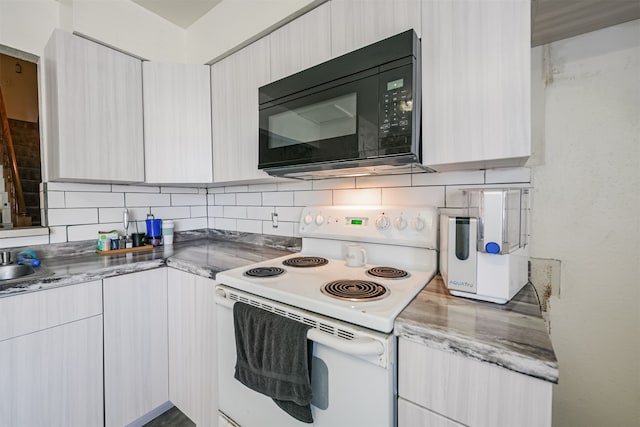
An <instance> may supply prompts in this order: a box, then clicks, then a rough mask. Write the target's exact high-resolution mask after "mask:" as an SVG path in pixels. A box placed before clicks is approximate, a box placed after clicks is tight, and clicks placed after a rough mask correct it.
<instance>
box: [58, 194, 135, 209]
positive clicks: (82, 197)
mask: <svg viewBox="0 0 640 427" xmlns="http://www.w3.org/2000/svg"><path fill="white" fill-rule="evenodd" d="M65 205H66V207H67V208H92V207H96V208H98V207H108V208H110V207H124V193H88V192H84V191H79V192H71V191H67V192H66V193H65Z"/></svg>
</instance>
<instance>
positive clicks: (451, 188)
mask: <svg viewBox="0 0 640 427" xmlns="http://www.w3.org/2000/svg"><path fill="white" fill-rule="evenodd" d="M474 187H477V188H482V187H483V186H482V185H448V186H447V192H446V207H448V208H463V207H466V206H467V198H466V196H465V195H464V193H463V192H462V191H460V190H461V189H463V188H474Z"/></svg>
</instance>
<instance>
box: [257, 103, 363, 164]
mask: <svg viewBox="0 0 640 427" xmlns="http://www.w3.org/2000/svg"><path fill="white" fill-rule="evenodd" d="M269 132H270V133H271V138H270V140H269V148H270V149H272V148H281V147H286V146H291V145H297V144H303V145H306V146H308V147H309V149H310V150H312V151H313V150H318V149H319V142H320V141H323V140H336V139H337V138H340V137H344V136H348V135H355V134H356V132H357V94H356V93H350V94H347V95H344V96H340V97H337V98H332V99H328V100H325V101H321V102H317V103H315V104H311V105H306V106H303V107H299V108H295V109H292V110H288V111H284V112H282V113H278V114H274V115H272V116H270V117H269ZM317 155H318V153H317V152H315V153H311V157H317Z"/></svg>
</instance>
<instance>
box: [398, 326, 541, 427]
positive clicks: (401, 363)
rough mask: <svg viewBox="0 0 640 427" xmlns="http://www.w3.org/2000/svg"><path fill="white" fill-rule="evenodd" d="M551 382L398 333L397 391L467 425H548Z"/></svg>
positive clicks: (425, 406)
mask: <svg viewBox="0 0 640 427" xmlns="http://www.w3.org/2000/svg"><path fill="white" fill-rule="evenodd" d="M551 392H552V384H551V383H549V382H546V381H542V380H539V379H536V378H533V377H529V376H527V375H523V374H518V373H516V372H513V371H510V370H507V369H504V368H500V367H497V366H494V365H491V364H488V363H483V362H479V361H476V360H471V359H468V358H466V357H462V356H459V355H456V354H453V353H449V352H445V351H440V350H435V349H432V348H429V347H427V346H425V345H423V344H418V343H415V342H413V341H409V340H406V339H404V338H400V340H399V348H398V394H399V396H400V397H402V398H404V399H406V400H409V401H411V402H415V403H417V404H418V405H420V406H423V407H424V408H427V409H430V410H432V411H434V412H437V413H438V414H442V415H444V416H446V417H447V418H451V419H453V420H456V421H458V422H460V423H463V424H466V425H469V426H514V425H517V426H521V427H524V426H536V427H537V426H549V425H551Z"/></svg>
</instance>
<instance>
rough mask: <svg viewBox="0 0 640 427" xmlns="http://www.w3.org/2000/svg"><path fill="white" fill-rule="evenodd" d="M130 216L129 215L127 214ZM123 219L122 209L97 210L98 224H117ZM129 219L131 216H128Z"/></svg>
mask: <svg viewBox="0 0 640 427" xmlns="http://www.w3.org/2000/svg"><path fill="white" fill-rule="evenodd" d="M129 215H131V213H129ZM123 218H124V209H123V208H99V209H98V222H117V221H122V220H123ZM129 218H131V216H129Z"/></svg>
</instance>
